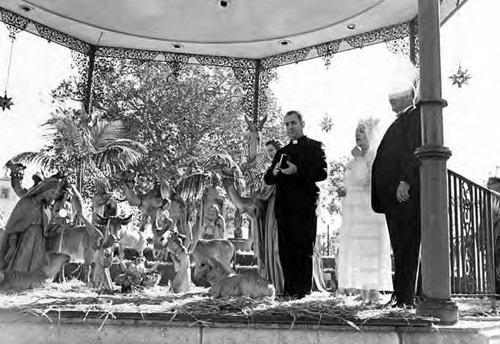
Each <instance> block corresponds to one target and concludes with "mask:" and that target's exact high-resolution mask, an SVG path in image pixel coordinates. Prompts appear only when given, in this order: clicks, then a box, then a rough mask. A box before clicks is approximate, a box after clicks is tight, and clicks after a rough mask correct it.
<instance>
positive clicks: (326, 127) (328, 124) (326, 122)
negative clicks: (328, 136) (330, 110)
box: [319, 113, 333, 133]
mask: <svg viewBox="0 0 500 344" xmlns="http://www.w3.org/2000/svg"><path fill="white" fill-rule="evenodd" d="M319 125H320V126H321V130H323V131H324V132H325V133H328V132H329V131H330V130H332V128H333V120H332V118H331V117H330V116H329V115H328V114H327V113H325V115H324V116H323V119H322V120H321V123H320V124H319Z"/></svg>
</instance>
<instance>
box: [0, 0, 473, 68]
mask: <svg viewBox="0 0 500 344" xmlns="http://www.w3.org/2000/svg"><path fill="white" fill-rule="evenodd" d="M465 1H466V0H461V1H460V0H458V1H457V0H442V5H441V20H442V21H444V20H445V19H447V17H448V16H450V15H451V14H452V13H453V11H454V10H455V9H457V7H459V5H461V4H462V3H464V2H465ZM417 3H418V0H356V1H354V0H351V1H346V0H293V1H290V0H251V1H249V0H188V1H183V0H141V1H137V0H99V1H88V0H24V1H21V0H0V6H1V8H3V9H4V10H7V11H10V12H13V13H15V14H17V15H19V16H22V17H24V18H27V19H28V20H29V21H30V23H38V24H42V25H43V26H46V27H48V28H51V29H54V30H57V31H59V32H61V33H64V34H66V35H68V36H71V37H74V38H76V39H78V40H80V41H82V42H84V43H87V44H90V45H98V46H105V47H115V48H131V49H140V50H152V51H158V52H171V53H184V54H199V55H213V56H226V57H235V58H245V59H263V58H266V57H270V56H274V55H278V54H282V53H286V52H289V51H295V50H298V49H302V48H305V47H311V46H314V45H317V44H321V43H325V42H330V41H335V40H341V39H344V38H346V37H350V36H355V35H360V34H363V33H367V32H371V31H375V30H379V29H382V28H386V27H390V26H392V25H396V24H401V23H405V22H408V21H410V20H411V19H412V18H414V17H415V16H416V15H417V10H418V8H417V7H418V6H417ZM1 8H0V9H1ZM7 11H4V12H2V16H4V14H5V13H7ZM2 20H3V21H4V22H7V21H6V20H4V18H2ZM26 30H28V31H32V32H34V33H37V32H36V30H35V29H34V28H32V27H27V28H26ZM38 31H40V29H38ZM39 34H41V33H39ZM42 36H43V35H42ZM340 50H343V49H340Z"/></svg>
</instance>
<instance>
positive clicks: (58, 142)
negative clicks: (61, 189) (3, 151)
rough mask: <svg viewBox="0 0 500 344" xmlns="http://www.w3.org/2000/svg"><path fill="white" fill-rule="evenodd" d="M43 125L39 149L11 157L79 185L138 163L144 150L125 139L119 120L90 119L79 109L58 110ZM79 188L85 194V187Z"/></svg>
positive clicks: (144, 152)
mask: <svg viewBox="0 0 500 344" xmlns="http://www.w3.org/2000/svg"><path fill="white" fill-rule="evenodd" d="M43 126H44V127H45V128H46V129H47V132H46V134H45V136H46V138H47V139H48V144H47V145H46V146H45V147H43V149H42V150H41V151H39V152H24V153H20V154H18V155H16V156H15V157H13V158H12V160H13V161H15V162H21V163H27V164H38V165H39V166H41V167H42V168H43V169H45V170H49V171H52V172H54V171H56V170H58V171H61V172H64V173H65V174H68V175H70V176H74V177H75V178H76V179H77V180H78V178H80V180H79V181H77V184H80V185H86V186H90V185H91V184H92V183H93V180H94V179H96V178H108V177H110V176H111V175H113V174H114V173H116V171H117V170H120V169H123V168H124V167H125V166H127V165H131V164H137V163H138V162H139V161H140V159H141V157H142V155H143V154H146V153H147V150H146V148H145V146H144V145H142V144H141V143H139V142H136V141H134V140H130V139H128V138H126V133H125V129H124V126H123V124H122V122H120V121H113V122H106V121H102V120H99V119H97V118H94V119H93V118H92V117H91V116H88V115H86V114H85V113H84V112H82V111H71V110H58V111H56V112H55V113H54V114H53V115H52V118H50V119H49V120H48V121H47V122H46V123H45V124H43ZM82 183H83V184H82ZM82 191H83V192H84V194H86V193H88V188H87V189H82Z"/></svg>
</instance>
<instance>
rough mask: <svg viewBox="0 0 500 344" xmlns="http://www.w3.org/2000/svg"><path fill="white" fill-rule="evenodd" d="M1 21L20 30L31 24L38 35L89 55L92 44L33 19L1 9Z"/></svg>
mask: <svg viewBox="0 0 500 344" xmlns="http://www.w3.org/2000/svg"><path fill="white" fill-rule="evenodd" d="M0 13H1V19H2V21H3V22H4V23H5V24H6V25H7V26H9V25H10V26H14V27H16V28H18V29H20V30H26V28H27V27H28V25H29V24H33V25H34V26H35V28H36V30H37V32H38V34H39V35H40V36H41V37H43V38H45V39H47V40H48V41H50V42H56V43H59V44H61V45H63V46H65V47H68V48H70V49H71V50H76V51H78V52H81V53H84V54H88V53H89V51H90V44H88V43H85V42H83V41H81V40H79V39H77V38H74V37H72V36H69V35H67V34H65V33H62V32H60V31H57V30H55V29H51V28H49V27H48V26H45V25H42V24H40V23H37V22H35V21H33V20H31V19H28V18H25V17H23V16H20V15H18V14H16V13H14V12H11V11H9V10H6V9H4V8H1V7H0Z"/></svg>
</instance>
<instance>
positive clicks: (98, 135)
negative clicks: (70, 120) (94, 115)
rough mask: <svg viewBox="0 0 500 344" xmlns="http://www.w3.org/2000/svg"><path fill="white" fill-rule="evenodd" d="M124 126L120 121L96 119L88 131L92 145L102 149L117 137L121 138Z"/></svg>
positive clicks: (98, 149)
mask: <svg viewBox="0 0 500 344" xmlns="http://www.w3.org/2000/svg"><path fill="white" fill-rule="evenodd" d="M124 132H125V127H124V125H123V123H122V122H121V121H113V122H103V121H97V122H96V123H95V124H94V126H93V127H92V129H91V131H90V138H91V142H92V145H93V147H94V148H95V149H96V150H97V151H102V150H105V149H106V148H107V146H108V145H110V144H112V143H113V142H115V141H116V140H118V139H121V138H123V136H124Z"/></svg>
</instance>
